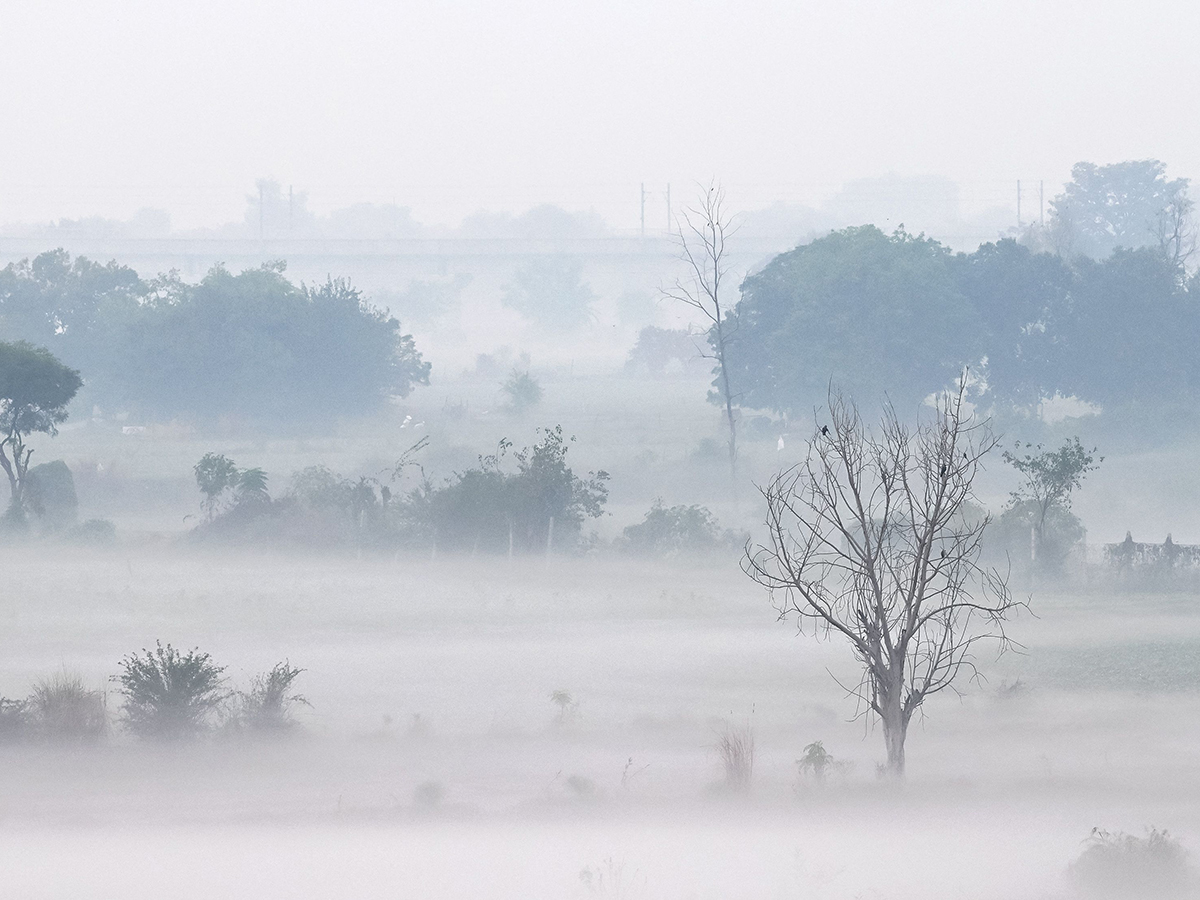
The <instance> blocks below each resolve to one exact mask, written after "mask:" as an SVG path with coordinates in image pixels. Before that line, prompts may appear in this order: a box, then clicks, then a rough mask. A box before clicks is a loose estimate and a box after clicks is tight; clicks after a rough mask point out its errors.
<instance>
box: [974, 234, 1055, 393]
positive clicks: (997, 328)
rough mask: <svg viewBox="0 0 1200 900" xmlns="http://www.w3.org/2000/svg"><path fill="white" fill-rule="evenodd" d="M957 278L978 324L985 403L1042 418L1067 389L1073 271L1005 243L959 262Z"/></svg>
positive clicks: (981, 249)
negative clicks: (1063, 381)
mask: <svg viewBox="0 0 1200 900" xmlns="http://www.w3.org/2000/svg"><path fill="white" fill-rule="evenodd" d="M952 270H953V273H954V278H955V282H956V284H957V286H958V289H959V291H961V293H962V295H963V298H964V299H965V301H966V303H967V304H968V306H969V309H970V311H971V315H972V317H973V319H974V321H975V322H976V326H975V332H976V334H977V335H978V337H979V340H980V347H979V352H980V358H981V363H982V364H981V365H980V366H979V367H978V369H979V372H980V374H981V375H982V377H983V379H984V381H985V383H986V399H987V401H988V402H989V403H990V404H991V405H993V407H998V408H1001V409H1002V408H1014V409H1019V410H1023V411H1034V410H1036V409H1037V406H1038V404H1039V403H1040V402H1041V401H1042V400H1044V399H1046V398H1047V397H1052V396H1054V394H1055V392H1056V391H1057V390H1058V389H1059V387H1060V386H1061V385H1060V378H1061V375H1062V372H1061V367H1062V361H1063V353H1062V345H1061V342H1060V341H1059V340H1058V338H1059V335H1060V333H1061V332H1062V330H1063V328H1064V327H1065V326H1067V325H1068V324H1069V317H1070V315H1071V297H1072V289H1073V287H1074V276H1073V273H1072V271H1071V269H1070V267H1069V266H1068V265H1067V264H1066V262H1064V260H1063V259H1062V258H1061V257H1059V256H1055V255H1053V254H1051V253H1033V252H1032V251H1030V250H1029V249H1028V248H1027V247H1023V246H1021V245H1020V244H1018V243H1017V242H1016V241H1013V240H1002V241H998V242H996V243H994V244H983V245H982V246H980V247H979V249H978V250H976V251H975V252H974V253H959V254H957V255H956V256H955V257H954V260H953V264H952Z"/></svg>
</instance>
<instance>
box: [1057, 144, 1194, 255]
mask: <svg viewBox="0 0 1200 900" xmlns="http://www.w3.org/2000/svg"><path fill="white" fill-rule="evenodd" d="M1166 172H1167V167H1166V165H1165V164H1164V163H1162V162H1160V161H1159V160H1157V159H1139V160H1127V161H1125V162H1119V163H1111V164H1109V165H1106V166H1097V165H1095V164H1094V163H1089V162H1080V163H1076V164H1075V165H1074V166H1072V167H1071V180H1070V181H1069V182H1068V183H1067V184H1066V185H1065V186H1064V188H1063V192H1062V193H1061V194H1059V195H1058V196H1057V197H1055V198H1054V199H1053V200H1051V201H1050V230H1051V235H1052V237H1053V240H1054V243H1055V246H1056V248H1057V249H1058V250H1059V252H1060V253H1062V254H1063V255H1065V256H1076V255H1083V256H1089V257H1091V258H1092V259H1103V258H1105V257H1107V256H1108V255H1109V254H1110V253H1112V251H1113V250H1116V249H1117V248H1118V247H1121V248H1124V249H1126V250H1137V249H1140V248H1142V247H1152V248H1155V249H1157V250H1158V251H1159V252H1160V253H1161V254H1162V255H1163V257H1164V258H1166V259H1167V260H1169V261H1170V262H1171V263H1172V264H1174V265H1177V266H1178V265H1182V263H1183V262H1184V261H1185V260H1186V259H1187V258H1188V257H1189V256H1190V255H1191V254H1192V253H1193V252H1194V251H1195V249H1196V234H1195V228H1194V223H1193V221H1192V206H1193V204H1192V201H1191V199H1190V198H1189V197H1188V180H1187V179H1186V178H1174V179H1169V178H1167V174H1166Z"/></svg>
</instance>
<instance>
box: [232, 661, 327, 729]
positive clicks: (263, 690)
mask: <svg viewBox="0 0 1200 900" xmlns="http://www.w3.org/2000/svg"><path fill="white" fill-rule="evenodd" d="M303 671H304V670H303V669H297V668H296V667H295V666H293V665H291V664H290V663H289V662H288V661H287V660H286V659H285V660H284V661H283V662H279V663H276V664H275V665H274V666H272V668H271V671H269V672H264V673H263V674H261V675H256V676H255V677H254V680H253V681H252V682H251V684H250V690H249V691H247V692H239V693H238V700H239V709H238V713H237V721H238V724H239V725H240V726H242V727H244V728H247V729H249V730H251V731H260V732H280V731H286V730H288V729H290V728H293V727H294V726H295V724H296V721H295V719H293V718H292V709H293V708H294V707H296V706H297V705H302V706H309V705H310V704H309V702H308V700H306V699H305V698H304V697H303V695H301V694H293V693H290V692H291V690H292V682H294V681H295V680H296V678H297V677H298V676H299V675H300V673H301V672H303Z"/></svg>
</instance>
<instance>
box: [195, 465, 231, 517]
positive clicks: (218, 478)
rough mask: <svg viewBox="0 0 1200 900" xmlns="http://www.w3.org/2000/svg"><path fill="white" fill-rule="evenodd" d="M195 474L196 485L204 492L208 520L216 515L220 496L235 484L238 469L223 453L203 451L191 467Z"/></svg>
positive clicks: (203, 504) (204, 504) (204, 505)
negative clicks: (198, 460) (202, 454)
mask: <svg viewBox="0 0 1200 900" xmlns="http://www.w3.org/2000/svg"><path fill="white" fill-rule="evenodd" d="M192 471H193V472H194V473H195V475H196V487H198V488H200V493H202V494H204V502H203V503H202V504H201V505H202V506H203V507H204V512H205V514H206V515H207V516H208V518H209V520H211V519H212V518H213V516H214V515H216V512H217V507H218V506H219V505H220V503H221V496H222V495H223V494H224V493H225V492H226V491H227V490H230V489H231V488H234V487H235V486H236V485H237V480H238V470H237V466H236V465H234V462H233V460H232V459H230V458H229V457H228V456H225V455H224V454H223V453H205V454H204V456H203V457H202V458H201V459H200V462H198V463H196V465H195V466H193V467H192Z"/></svg>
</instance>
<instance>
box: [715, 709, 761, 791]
mask: <svg viewBox="0 0 1200 900" xmlns="http://www.w3.org/2000/svg"><path fill="white" fill-rule="evenodd" d="M717 752H718V753H719V754H720V756H721V765H722V767H723V768H724V770H725V781H724V787H725V789H726V790H728V791H731V792H732V793H735V794H744V793H747V792H748V791H749V790H750V783H751V781H753V779H754V729H753V728H751V727H750V725H749V724H747V725H744V726H742V727H740V728H739V727H738V726H736V725H733V724H732V723H729V722H726V723H725V727H724V729H723V730H722V731H721V733H720V734H719V735H717Z"/></svg>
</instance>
